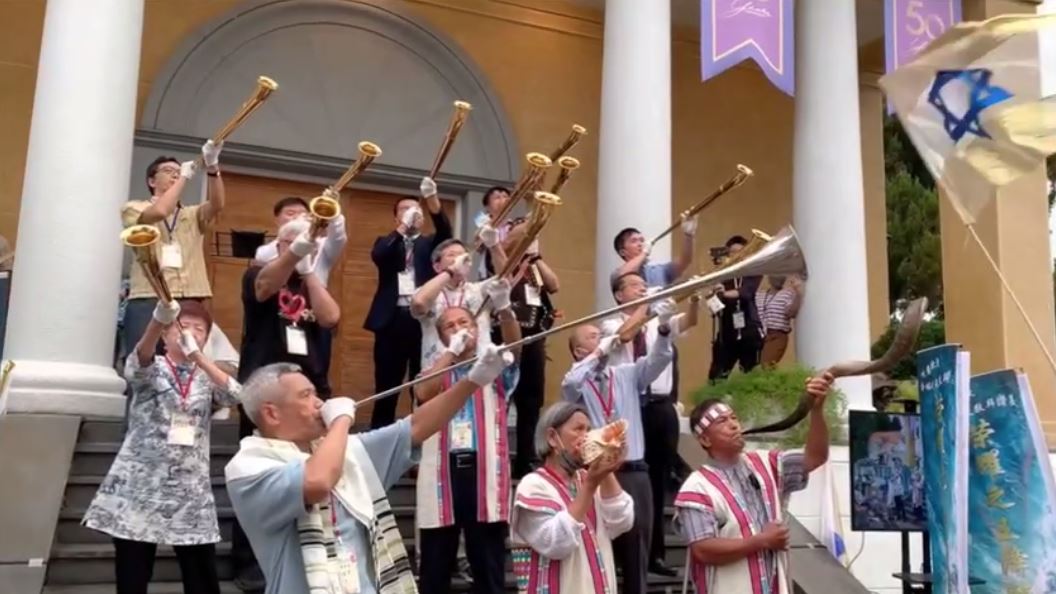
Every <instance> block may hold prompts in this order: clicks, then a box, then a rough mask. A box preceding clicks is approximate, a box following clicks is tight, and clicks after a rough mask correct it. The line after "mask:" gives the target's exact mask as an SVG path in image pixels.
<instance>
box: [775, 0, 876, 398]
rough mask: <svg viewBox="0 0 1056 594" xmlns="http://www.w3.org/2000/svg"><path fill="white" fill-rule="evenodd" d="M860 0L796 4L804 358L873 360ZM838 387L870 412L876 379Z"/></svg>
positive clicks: (797, 207)
mask: <svg viewBox="0 0 1056 594" xmlns="http://www.w3.org/2000/svg"><path fill="white" fill-rule="evenodd" d="M854 11H855V3H854V2H797V3H796V108H795V110H796V111H795V142H794V151H795V152H794V156H793V201H794V205H793V218H794V222H795V227H796V231H797V232H798V233H799V238H800V241H801V242H802V244H803V252H804V254H805V256H806V259H807V268H808V270H809V274H810V278H809V280H808V281H807V293H806V297H805V299H804V300H803V309H802V310H801V311H800V313H799V317H798V321H797V326H796V353H797V355H798V356H799V359H800V361H802V362H803V363H805V364H807V365H810V366H813V367H816V368H819V369H820V368H824V367H826V366H829V365H832V364H833V363H836V362H838V361H842V360H845V359H868V358H869V346H870V344H869V301H868V299H869V294H868V285H867V277H866V257H865V207H864V204H863V200H864V195H863V189H862V149H861V146H862V145H861V132H860V129H859V126H860V121H859V114H858V41H857V36H856V23H855V14H854ZM839 385H840V387H841V388H842V389H843V391H844V393H845V394H846V395H847V398H848V405H849V406H850V407H851V408H871V402H872V400H871V397H870V379H869V378H868V377H864V378H848V379H844V380H841V381H840V384H839Z"/></svg>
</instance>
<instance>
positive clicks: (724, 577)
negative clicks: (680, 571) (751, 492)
mask: <svg viewBox="0 0 1056 594" xmlns="http://www.w3.org/2000/svg"><path fill="white" fill-rule="evenodd" d="M744 460H745V463H746V464H747V466H748V469H749V470H750V471H751V473H752V474H753V475H754V476H755V478H756V480H757V481H758V482H759V486H760V487H761V491H762V494H763V503H764V505H765V507H766V513H767V517H768V518H770V520H771V521H776V520H778V519H780V518H781V506H782V502H781V498H780V493H781V483H780V481H781V468H780V452H779V451H778V450H771V451H768V452H766V451H763V452H748V453H746V454H744ZM739 499H740V497H739V496H738V495H737V492H736V490H735V489H734V488H733V486H732V485H730V484H729V483H728V482H727V481H726V480H725V479H724V478H723V477H722V474H721V473H718V472H714V471H712V470H711V469H710V468H709V467H708V465H707V464H705V465H704V466H702V467H701V468H700V470H698V471H697V472H694V473H693V474H692V475H690V477H689V478H688V479H686V482H685V483H683V484H682V488H681V489H680V490H679V491H678V494H677V495H676V496H675V507H676V508H689V509H697V510H701V511H710V512H712V513H714V514H715V519H716V521H717V522H718V533H717V534H716V537H718V538H748V537H749V536H751V535H752V534H756V533H758V532H760V531H762V528H763V527H762V526H756V525H755V524H754V523H753V522H752V520H751V516H750V515H749V514H748V513H747V511H746V510H745V504H744V502H743V501H739ZM777 561H778V562H777V563H775V566H776V567H777V574H778V575H777V580H776V583H775V581H774V578H773V577H772V576H769V575H766V563H765V561H764V560H763V557H762V555H760V554H753V555H750V556H748V557H746V558H744V559H742V560H741V561H738V562H736V563H729V564H727V565H721V566H711V565H704V564H703V563H698V562H696V561H693V562H692V565H691V567H690V576H691V577H692V578H693V583H694V584H695V585H696V592H697V594H789V591H788V580H787V579H786V575H785V568H784V563H781V562H780V559H777Z"/></svg>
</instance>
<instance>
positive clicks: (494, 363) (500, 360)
mask: <svg viewBox="0 0 1056 594" xmlns="http://www.w3.org/2000/svg"><path fill="white" fill-rule="evenodd" d="M511 363H513V354H512V353H510V352H509V351H506V352H503V353H500V352H499V347H497V346H495V345H493V344H489V345H488V346H486V347H484V352H483V353H482V354H481V355H480V358H479V359H477V362H476V363H474V364H473V367H471V368H470V369H469V375H468V376H467V378H468V379H469V381H471V382H473V383H474V384H476V385H478V386H481V387H483V386H487V385H490V384H491V383H492V382H494V381H495V379H496V378H498V377H499V376H500V375H502V370H503V369H505V368H506V366H507V365H510V364H511Z"/></svg>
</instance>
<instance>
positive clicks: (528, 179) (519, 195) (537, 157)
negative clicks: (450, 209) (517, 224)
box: [491, 153, 554, 229]
mask: <svg viewBox="0 0 1056 594" xmlns="http://www.w3.org/2000/svg"><path fill="white" fill-rule="evenodd" d="M524 158H525V159H526V160H527V161H528V168H527V169H525V170H524V173H522V174H521V179H519V180H518V181H517V185H516V186H514V187H513V190H512V191H511V192H510V199H509V200H507V201H506V206H504V207H502V210H501V211H499V214H497V215H495V218H494V219H493V220H492V221H491V226H492V227H494V228H496V229H497V228H498V227H499V225H500V224H502V222H503V221H505V220H506V217H508V216H510V213H511V212H513V207H515V206H517V203H518V202H520V201H521V200H522V199H524V198H525V197H526V196H528V195H529V193H530V192H534V191H535V188H536V187H537V186H538V185H539V184H540V183H541V182H542V180H543V176H545V175H546V170H547V169H549V168H550V166H551V165H553V164H554V162H553V161H552V160H551V159H550V157H547V156H546V155H544V154H542V153H528V154H527V155H525V156H524Z"/></svg>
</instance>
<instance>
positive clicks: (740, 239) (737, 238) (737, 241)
mask: <svg viewBox="0 0 1056 594" xmlns="http://www.w3.org/2000/svg"><path fill="white" fill-rule="evenodd" d="M735 245H742V246H745V245H748V240H747V239H745V238H744V236H743V235H734V236H733V237H731V238H729V239H727V240H726V247H728V248H729V247H733V246H735Z"/></svg>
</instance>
